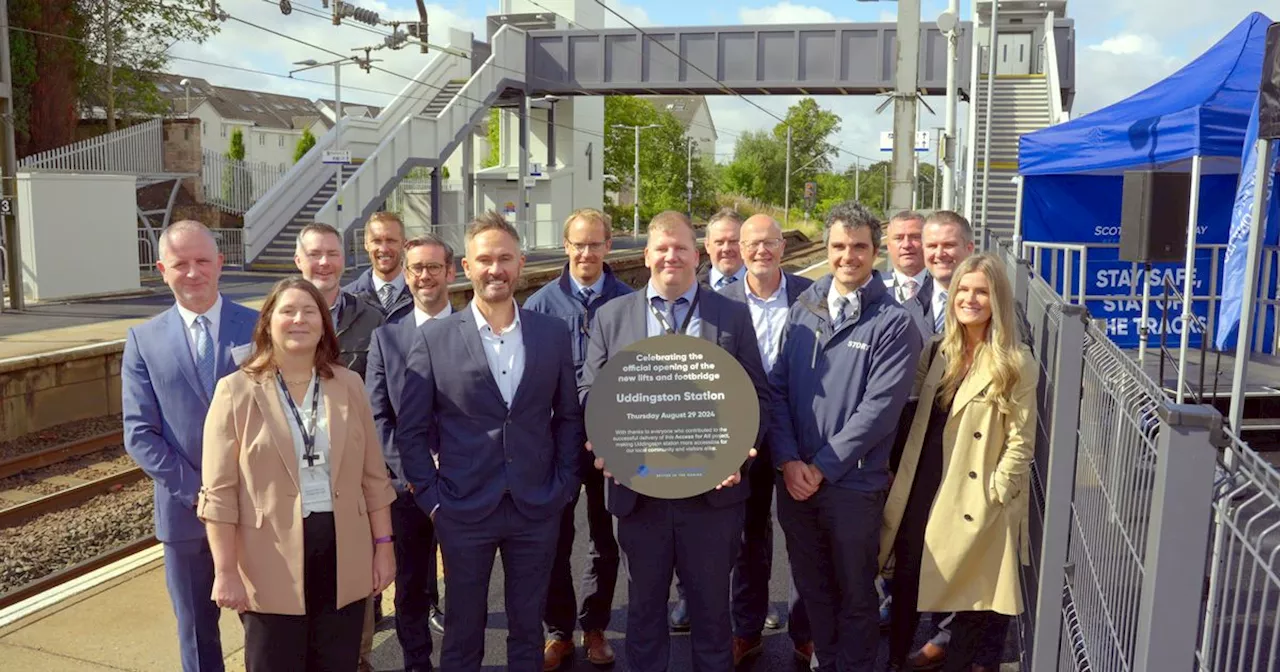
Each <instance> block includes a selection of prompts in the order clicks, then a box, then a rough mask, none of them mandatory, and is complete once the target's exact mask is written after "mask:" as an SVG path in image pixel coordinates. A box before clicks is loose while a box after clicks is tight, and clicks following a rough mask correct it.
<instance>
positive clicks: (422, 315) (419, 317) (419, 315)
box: [413, 303, 453, 327]
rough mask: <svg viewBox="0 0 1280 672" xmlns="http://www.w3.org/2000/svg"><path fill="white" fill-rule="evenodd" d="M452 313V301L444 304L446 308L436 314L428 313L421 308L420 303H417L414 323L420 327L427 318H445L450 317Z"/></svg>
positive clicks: (414, 307)
mask: <svg viewBox="0 0 1280 672" xmlns="http://www.w3.org/2000/svg"><path fill="white" fill-rule="evenodd" d="M452 314H453V304H451V303H446V304H444V310H442V311H440V312H438V313H436V314H435V315H428V314H426V312H425V311H423V310H422V309H421V308H419V307H418V304H416V303H415V304H414V305H413V323H414V325H416V326H419V327H421V326H422V323H423V322H426V321H427V320H443V319H444V318H446V317H449V316H450V315H452Z"/></svg>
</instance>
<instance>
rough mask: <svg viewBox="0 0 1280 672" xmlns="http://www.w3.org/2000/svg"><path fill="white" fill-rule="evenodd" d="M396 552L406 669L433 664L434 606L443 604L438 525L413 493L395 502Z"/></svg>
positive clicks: (399, 621) (399, 629)
mask: <svg viewBox="0 0 1280 672" xmlns="http://www.w3.org/2000/svg"><path fill="white" fill-rule="evenodd" d="M391 529H392V530H393V531H394V532H395V535H396V539H395V542H394V544H395V545H394V549H395V554H396V639H398V640H399V641H400V648H401V650H402V651H404V665H405V667H406V668H409V669H414V668H419V667H421V668H430V667H431V649H432V642H431V626H430V623H431V621H430V619H431V609H432V608H433V607H438V606H439V605H440V588H439V585H438V583H437V581H438V578H437V577H438V575H437V573H436V532H435V525H433V524H432V523H431V517H430V516H428V515H427V514H426V513H425V512H424V511H423V510H422V508H421V507H419V506H418V504H417V502H415V501H414V500H413V495H411V494H409V493H408V492H405V493H401V494H400V496H399V497H397V498H396V501H395V503H393V504H392V505H391Z"/></svg>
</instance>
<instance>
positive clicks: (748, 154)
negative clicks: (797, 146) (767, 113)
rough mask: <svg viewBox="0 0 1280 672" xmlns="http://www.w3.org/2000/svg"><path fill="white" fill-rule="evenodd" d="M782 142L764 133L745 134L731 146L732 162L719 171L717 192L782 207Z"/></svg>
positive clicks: (784, 164) (784, 162) (784, 166)
mask: <svg viewBox="0 0 1280 672" xmlns="http://www.w3.org/2000/svg"><path fill="white" fill-rule="evenodd" d="M786 169H787V144H786V141H785V140H783V141H782V142H778V140H777V139H776V138H774V137H773V135H772V134H771V133H769V132H767V131H747V132H745V133H743V134H742V135H739V136H738V140H737V142H735V143H734V145H733V160H731V161H730V162H729V164H728V165H726V166H725V167H724V169H723V170H722V171H721V179H720V183H721V189H723V190H724V191H725V192H727V193H733V194H741V195H743V196H747V197H749V198H753V199H756V200H758V201H763V202H765V203H776V204H779V205H781V204H782V200H783V199H782V191H783V180H784V176H785V175H786Z"/></svg>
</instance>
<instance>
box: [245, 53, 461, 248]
mask: <svg viewBox="0 0 1280 672" xmlns="http://www.w3.org/2000/svg"><path fill="white" fill-rule="evenodd" d="M461 65H466V66H468V67H469V62H468V61H467V60H466V59H464V58H462V57H459V56H457V55H454V54H450V53H447V52H444V51H437V52H436V53H435V56H434V57H433V58H432V59H431V60H429V61H428V62H427V63H426V64H425V65H424V66H423V67H422V69H421V70H419V71H418V73H417V75H416V76H414V78H413V81H411V82H409V83H408V84H406V85H405V87H404V88H402V89H401V90H400V93H399V94H398V95H397V96H396V99H395V100H393V101H392V102H391V103H390V104H389V105H388V106H387V107H385V108H383V109H382V111H381V112H379V113H378V116H377V118H375V119H358V118H353V117H343V118H342V119H341V120H339V121H338V123H336V124H334V126H333V127H332V128H330V129H329V131H328V132H327V133H325V134H324V135H322V136H320V137H319V138H316V144H315V146H314V147H312V148H311V149H310V150H309V151H307V153H306V154H304V155H303V156H302V158H301V159H300V160H299V161H298V162H297V163H295V164H293V165H292V166H290V167H289V170H288V171H287V172H286V173H285V174H284V176H283V177H282V178H281V179H280V180H279V181H278V182H276V184H275V185H274V186H272V187H271V189H269V190H268V191H267V193H265V194H263V195H262V197H261V198H259V199H258V202H257V203H254V204H253V207H251V208H249V210H248V211H247V212H245V214H244V228H245V240H244V243H245V258H246V259H248V260H253V259H256V258H257V257H258V255H259V254H261V253H262V251H263V250H265V249H266V247H267V245H268V244H270V242H271V240H272V238H274V237H275V235H276V234H277V233H278V232H279V231H280V229H281V228H282V227H284V226H285V225H286V224H288V222H289V220H290V219H291V218H293V216H294V215H295V214H297V212H298V211H299V210H300V209H302V207H303V206H304V205H306V203H307V201H309V200H311V198H312V197H314V196H315V194H316V192H317V191H318V190H319V189H320V187H322V186H324V184H325V183H326V182H328V181H329V179H330V178H331V177H332V176H333V174H334V172H335V171H334V169H333V167H332V166H329V165H325V164H324V163H323V161H322V156H323V154H324V151H325V150H327V149H332V148H334V145H335V143H336V141H337V138H338V136H339V129H341V136H342V147H343V149H348V150H351V156H352V158H366V157H368V156H369V155H370V154H372V153H373V152H374V151H376V148H377V147H378V146H379V144H381V142H382V141H383V140H385V139H386V138H387V137H389V136H391V135H394V133H395V129H396V128H398V127H399V125H400V123H401V122H403V121H404V120H405V119H407V118H409V117H411V116H412V115H411V114H408V113H407V112H406V110H410V109H413V108H414V107H416V106H419V105H421V106H422V107H426V105H427V104H428V103H429V102H430V100H431V97H432V96H433V95H435V93H436V92H438V91H439V90H440V89H441V88H443V86H444V84H446V83H447V82H448V78H449V77H450V76H452V75H453V73H454V71H455V70H456V69H457V68H458V67H460V66H461ZM442 76H443V77H444V78H445V80H444V82H443V83H442V82H440V81H439V80H440V79H441V77H442ZM397 114H398V115H400V116H398V117H397V116H396V115H397Z"/></svg>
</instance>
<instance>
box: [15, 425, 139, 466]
mask: <svg viewBox="0 0 1280 672" xmlns="http://www.w3.org/2000/svg"><path fill="white" fill-rule="evenodd" d="M123 443H124V430H123V429H117V430H115V431H111V432H103V433H102V434H95V435H94V436H89V437H86V438H83V439H76V440H75V441H68V442H67V443H64V444H61V445H57V446H53V447H51V448H45V449H43V450H37V451H33V452H30V453H27V454H25V455H19V456H17V457H13V458H9V459H7V460H3V461H0V478H8V477H10V476H13V475H15V474H20V473H22V472H24V471H30V470H32V469H39V468H41V467H49V466H53V465H55V464H57V463H59V462H65V461H67V460H70V459H72V458H76V457H80V456H81V455H88V454H90V453H96V452H98V451H99V450H102V449H103V448H110V447H111V446H118V445H120V444H123Z"/></svg>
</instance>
